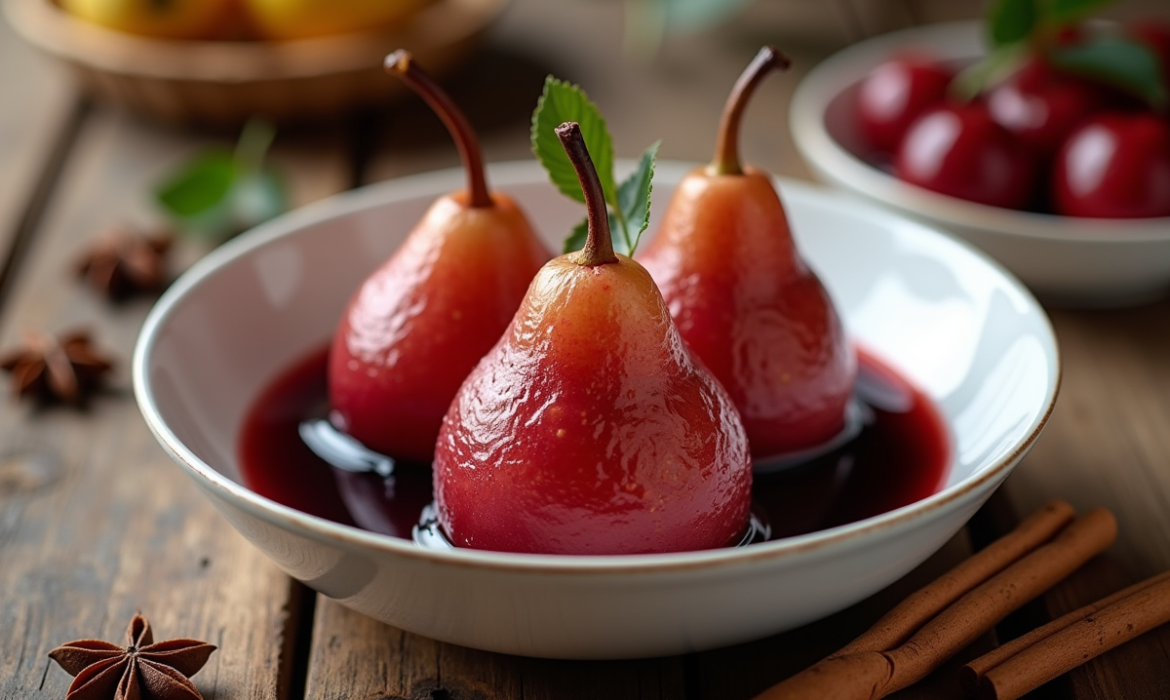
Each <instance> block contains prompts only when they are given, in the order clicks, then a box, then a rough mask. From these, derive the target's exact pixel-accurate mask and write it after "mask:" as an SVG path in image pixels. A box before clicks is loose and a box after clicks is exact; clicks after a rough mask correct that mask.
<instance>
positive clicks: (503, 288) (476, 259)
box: [329, 193, 549, 462]
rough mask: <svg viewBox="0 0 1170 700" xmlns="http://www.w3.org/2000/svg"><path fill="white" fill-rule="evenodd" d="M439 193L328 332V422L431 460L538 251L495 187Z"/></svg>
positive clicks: (370, 443) (538, 261) (393, 450)
mask: <svg viewBox="0 0 1170 700" xmlns="http://www.w3.org/2000/svg"><path fill="white" fill-rule="evenodd" d="M492 201H493V206H491V207H469V206H468V205H467V197H466V195H465V194H462V193H459V194H455V195H448V196H444V197H441V198H439V199H438V200H436V201H435V203H434V204H433V205H432V206H431V208H430V209H429V210H428V211H427V213H426V215H425V216H424V217H423V218H422V220H421V221H420V222H419V223H418V224H417V225H416V226H415V228H414V230H413V231H412V232H411V233H410V235H409V236H408V237H407V239H406V240H405V241H404V242H403V244H402V246H401V247H400V248H399V249H398V251H397V252H396V253H395V254H394V256H393V257H391V258H390V259H389V260H388V261H387V262H386V263H384V264H383V265H382V266H381V267H380V268H378V270H377V271H375V272H374V273H373V274H372V275H371V276H370V277H369V278H368V279H367V280H366V281H365V282H364V283H363V284H362V286H361V287H360V288H359V289H358V291H357V293H356V294H355V295H354V297H353V298H352V300H351V301H350V303H349V306H348V308H347V309H346V312H345V314H344V316H343V317H342V320H341V323H340V325H339V327H338V329H337V332H336V334H335V335H334V341H333V347H332V351H331V354H330V361H329V396H330V402H331V405H332V408H333V411H334V413H333V417H334V421H335V422H336V423H337V424H338V427H339V428H341V429H343V430H345V431H346V432H348V433H349V434H350V435H351V436H353V437H354V438H356V439H358V440H360V441H361V442H362V443H363V444H365V445H366V446H367V447H370V448H371V449H374V450H377V451H379V452H382V453H383V454H386V455H389V456H391V457H394V458H397V459H406V460H411V461H420V462H425V461H430V459H431V455H432V452H433V450H434V445H435V438H436V437H437V436H438V434H439V425H440V423H441V422H442V420H443V415H444V414H445V413H446V412H447V407H448V406H449V405H450V403H451V399H452V398H454V396H455V393H456V392H457V391H458V389H459V385H460V384H462V382H463V379H464V378H465V377H466V376H467V374H468V372H470V371H471V369H472V368H473V367H475V364H476V362H478V361H479V359H480V358H481V357H483V355H484V354H485V353H487V352H488V350H490V349H491V347H492V345H493V344H494V343H495V342H496V340H498V339H499V337H500V334H501V333H503V332H504V329H505V328H506V327H507V326H508V322H509V321H510V320H511V318H512V316H513V314H514V313H515V312H516V309H517V307H519V305H520V301H521V299H523V298H524V292H525V290H526V289H527V288H528V283H529V282H530V281H531V280H532V277H533V275H535V274H536V271H537V270H539V269H540V266H541V265H542V264H543V263H544V262H545V261H546V260H548V258H549V254H548V252H547V251H546V250H545V248H544V246H543V245H542V244H541V243H540V241H539V240H538V239H537V237H536V234H535V233H534V232H533V230H532V228H531V226H530V225H529V223H528V220H527V219H526V218H525V216H524V214H523V212H522V211H521V210H520V209H519V208H518V207H517V206H516V204H515V203H514V202H513V201H512V200H511V199H509V198H508V197H507V196H506V195H503V194H499V193H495V194H493V195H492Z"/></svg>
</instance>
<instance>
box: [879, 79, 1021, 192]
mask: <svg viewBox="0 0 1170 700" xmlns="http://www.w3.org/2000/svg"><path fill="white" fill-rule="evenodd" d="M1035 170H1036V165H1035V160H1034V158H1033V156H1032V155H1031V154H1030V153H1029V152H1028V149H1026V148H1024V147H1022V146H1021V145H1020V144H1019V143H1018V142H1017V141H1016V139H1015V138H1013V137H1012V135H1011V134H1010V133H1008V132H1007V131H1006V130H1005V129H1004V128H1003V127H1002V126H1000V125H999V124H996V123H995V121H994V120H993V119H992V118H991V114H990V113H989V112H988V110H987V106H986V104H984V103H982V102H971V103H956V102H950V103H946V104H943V105H939V106H936V107H934V108H932V109H930V110H928V111H927V112H926V113H924V114H923V115H922V116H921V117H919V118H918V120H917V121H915V122H914V124H912V125H911V126H910V129H909V130H908V131H907V132H906V137H905V138H904V139H902V144H901V145H900V146H899V147H898V151H897V153H896V155H895V158H894V172H895V174H896V175H897V176H898V177H899V178H901V179H903V180H905V181H906V182H909V183H911V184H914V185H918V186H919V187H924V188H926V189H928V190H934V191H935V192H940V193H942V194H947V195H950V196H952V197H959V198H960V199H966V200H969V201H972V202H979V203H981V204H988V205H991V206H996V207H1007V208H1010V209H1023V208H1024V207H1025V206H1026V205H1027V204H1028V203H1029V202H1031V200H1032V192H1033V180H1034V173H1035Z"/></svg>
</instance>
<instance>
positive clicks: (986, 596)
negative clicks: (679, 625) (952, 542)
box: [757, 509, 1117, 700]
mask: <svg viewBox="0 0 1170 700" xmlns="http://www.w3.org/2000/svg"><path fill="white" fill-rule="evenodd" d="M1116 537H1117V521H1116V519H1114V517H1113V514H1112V513H1110V512H1109V511H1107V510H1103V509H1097V510H1093V511H1090V512H1089V513H1088V514H1086V515H1085V516H1084V517H1083V518H1081V519H1080V520H1077V521H1076V522H1074V523H1073V524H1072V525H1069V526H1068V528H1066V529H1065V530H1064V532H1062V533H1060V534H1059V535H1058V536H1057V537H1056V539H1054V540H1053V541H1052V542H1050V543H1048V544H1046V545H1044V546H1042V547H1040V548H1039V549H1037V550H1035V551H1034V552H1032V553H1031V554H1028V555H1027V556H1025V557H1023V558H1022V559H1020V560H1019V561H1017V562H1016V563H1014V564H1012V565H1011V566H1009V567H1007V568H1006V569H1004V570H1003V571H1001V572H1000V573H998V574H996V575H995V576H993V577H992V578H991V579H989V580H988V581H986V582H984V583H983V584H981V585H979V586H978V587H976V588H975V589H974V590H972V591H970V592H968V593H967V594H966V595H964V596H962V597H961V598H959V600H958V601H956V602H955V603H954V604H953V605H951V606H950V607H948V608H946V609H945V610H944V611H943V612H942V613H940V614H939V615H938V616H937V617H935V618H934V619H933V620H931V621H930V622H928V623H927V624H926V625H925V626H924V627H922V629H920V630H919V631H918V632H917V633H916V634H914V635H913V636H912V637H911V638H910V639H909V640H907V641H906V642H905V643H904V644H903V645H901V646H900V647H897V648H896V649H891V650H889V651H884V652H881V651H861V652H856V653H851V654H847V655H844V656H832V657H830V658H828V659H826V660H824V661H821V662H820V663H818V664H815V665H814V666H813V667H811V668H809V669H806V670H805V671H802V672H801V673H798V674H796V675H795V676H793V677H792V678H789V679H788V680H786V681H783V682H781V683H779V684H777V685H774V686H772V687H771V688H769V689H768V690H766V691H764V692H763V693H762V694H760V695H759V696H758V697H757V700H877V699H878V698H883V697H885V696H886V695H889V694H890V693H893V692H894V691H897V690H901V689H902V688H905V687H907V686H910V685H912V684H914V683H916V682H918V681H919V680H921V679H923V678H925V677H926V676H927V675H929V674H930V672H931V671H933V670H934V669H936V668H938V667H939V666H941V665H942V664H943V663H944V662H945V661H946V660H947V659H949V658H950V657H952V656H954V655H955V654H956V653H957V652H959V651H960V650H962V649H963V647H965V646H967V645H968V644H970V643H971V642H973V641H974V640H975V639H977V638H978V637H979V636H980V635H982V634H983V633H985V632H986V631H987V630H989V629H991V628H992V627H994V626H995V625H996V624H997V623H998V622H999V621H1000V620H1002V619H1003V618H1004V617H1006V616H1007V615H1008V614H1009V613H1011V612H1013V611H1015V610H1017V609H1018V608H1019V607H1020V606H1022V605H1024V604H1025V603H1027V602H1028V601H1030V600H1032V599H1033V598H1035V597H1036V596H1038V595H1040V594H1041V593H1043V592H1044V591H1046V590H1048V589H1049V588H1051V587H1052V586H1054V585H1055V584H1056V583H1057V582H1059V581H1061V580H1062V579H1064V578H1065V577H1066V576H1068V575H1069V574H1070V573H1072V572H1073V571H1075V570H1076V569H1077V568H1078V567H1080V566H1081V565H1082V564H1084V563H1085V562H1086V561H1088V560H1089V559H1090V558H1092V557H1093V556H1095V555H1097V554H1099V553H1100V552H1102V551H1104V550H1105V548H1106V547H1108V546H1109V545H1110V544H1112V543H1113V540H1114V539H1115V538H1116Z"/></svg>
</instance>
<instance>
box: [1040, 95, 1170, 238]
mask: <svg viewBox="0 0 1170 700" xmlns="http://www.w3.org/2000/svg"><path fill="white" fill-rule="evenodd" d="M1052 193H1053V204H1054V206H1055V207H1056V211H1057V213H1059V214H1065V215H1067V216H1088V217H1096V218H1109V219H1129V218H1139V217H1151V216H1170V123H1167V122H1166V121H1165V120H1164V119H1161V118H1159V117H1157V116H1155V115H1153V114H1150V113H1142V112H1139V113H1132V114H1131V113H1122V112H1109V113H1106V114H1101V115H1098V116H1096V117H1093V118H1092V119H1090V120H1089V121H1088V122H1086V123H1085V124H1083V125H1082V126H1081V127H1080V128H1079V129H1077V130H1076V131H1075V132H1074V133H1073V134H1072V135H1071V136H1070V137H1069V138H1068V141H1066V142H1065V144H1064V146H1063V147H1062V148H1061V149H1060V153H1059V154H1058V155H1057V158H1056V164H1055V169H1054V172H1053V182H1052Z"/></svg>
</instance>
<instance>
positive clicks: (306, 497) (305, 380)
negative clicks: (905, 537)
mask: <svg viewBox="0 0 1170 700" xmlns="http://www.w3.org/2000/svg"><path fill="white" fill-rule="evenodd" d="M325 367H326V351H325V350H321V351H318V352H315V353H313V354H311V355H310V356H308V357H306V358H304V359H303V360H301V361H300V362H297V363H296V364H294V365H293V366H291V367H288V368H287V369H285V370H284V371H283V372H282V373H281V374H280V375H279V376H278V377H277V378H276V379H275V380H274V381H273V382H272V383H271V384H270V385H269V386H267V387H266V388H265V389H264V391H263V392H262V393H261V394H260V396H259V397H258V398H257V399H256V401H255V402H254V403H253V404H252V406H251V407H250V408H249V409H248V412H247V415H246V418H245V421H244V426H243V430H242V436H241V440H240V445H239V455H240V465H241V471H242V474H243V480H244V484H245V485H246V486H247V487H248V488H250V489H252V490H253V491H255V492H256V493H258V494H260V495H261V496H265V497H267V498H270V499H272V500H274V501H276V502H278V503H282V504H284V505H286V506H289V507H291V508H295V509H296V510H299V511H302V512H305V513H309V514H312V515H316V516H319V517H322V518H325V519H327V520H332V521H334V522H338V523H343V524H346V525H354V526H357V527H361V528H364V529H367V530H372V531H374V532H380V533H383V534H387V535H392V536H396V537H403V538H410V537H411V529H412V528H413V527H414V525H416V524H418V522H419V517H420V515H421V513H422V509H423V508H424V507H425V506H426V505H427V504H429V503H430V502H431V499H432V493H431V471H430V467H429V465H426V464H403V463H401V462H400V463H398V464H397V465H396V466H395V472H394V475H393V476H392V477H390V478H389V479H384V478H382V477H381V476H378V475H377V474H374V473H354V472H348V471H343V470H340V469H336V468H334V467H331V466H330V465H329V464H328V463H326V462H324V461H323V460H321V459H320V458H318V457H317V456H316V455H315V454H313V452H311V451H310V450H309V448H308V447H306V446H305V444H304V443H303V442H302V441H301V438H300V436H299V434H298V426H299V424H300V422H301V421H302V420H305V419H309V418H319V417H322V416H324V415H326V413H327V398H326V384H325ZM857 386H858V390H857V397H858V399H859V400H861V401H862V402H863V403H865V404H866V405H868V406H869V408H870V411H871V420H870V421H869V422H868V424H867V425H866V427H865V428H864V429H863V430H862V431H861V433H860V434H859V435H858V436H857V437H856V438H854V439H853V440H852V441H850V442H849V443H848V444H847V445H845V446H844V447H842V448H839V449H836V450H834V451H833V452H831V453H829V454H827V455H824V456H821V457H818V458H817V459H814V460H812V461H810V462H808V463H806V464H802V465H800V466H798V467H794V468H791V469H788V470H786V471H783V472H781V473H778V474H773V475H759V474H757V475H756V476H755V478H754V483H753V486H752V498H753V501H754V511H755V513H756V514H757V515H758V516H760V517H762V519H764V520H766V522H767V523H768V524H769V525H770V526H771V532H772V539H777V538H780V537H788V536H791V535H798V534H802V533H806V532H813V531H816V530H822V529H825V528H828V527H832V526H834V525H842V524H845V523H850V522H855V521H857V520H862V519H864V518H868V517H872V516H875V515H879V514H881V513H885V512H887V511H890V510H893V509H895V508H899V507H901V506H904V505H908V504H910V503H914V502H915V501H918V500H921V499H923V498H926V497H927V496H930V495H931V494H933V493H935V492H937V491H938V490H939V489H941V488H942V487H943V485H944V484H945V483H946V471H947V465H948V463H949V461H950V442H949V439H948V437H947V432H946V428H945V426H944V424H943V422H942V420H941V418H940V416H939V413H938V411H937V410H936V409H935V407H934V405H933V404H932V403H931V401H930V399H929V398H927V397H926V396H925V395H924V394H923V393H922V392H921V391H919V390H918V389H916V388H915V387H914V386H913V385H911V384H910V383H909V382H908V381H906V380H905V379H903V378H902V377H901V376H900V375H899V374H898V373H897V372H896V371H894V370H893V369H892V368H890V367H889V366H888V365H886V364H885V363H883V362H881V361H880V360H879V359H878V358H876V357H875V356H874V355H872V354H870V353H867V352H864V351H862V352H860V353H859V379H858V384H857Z"/></svg>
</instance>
